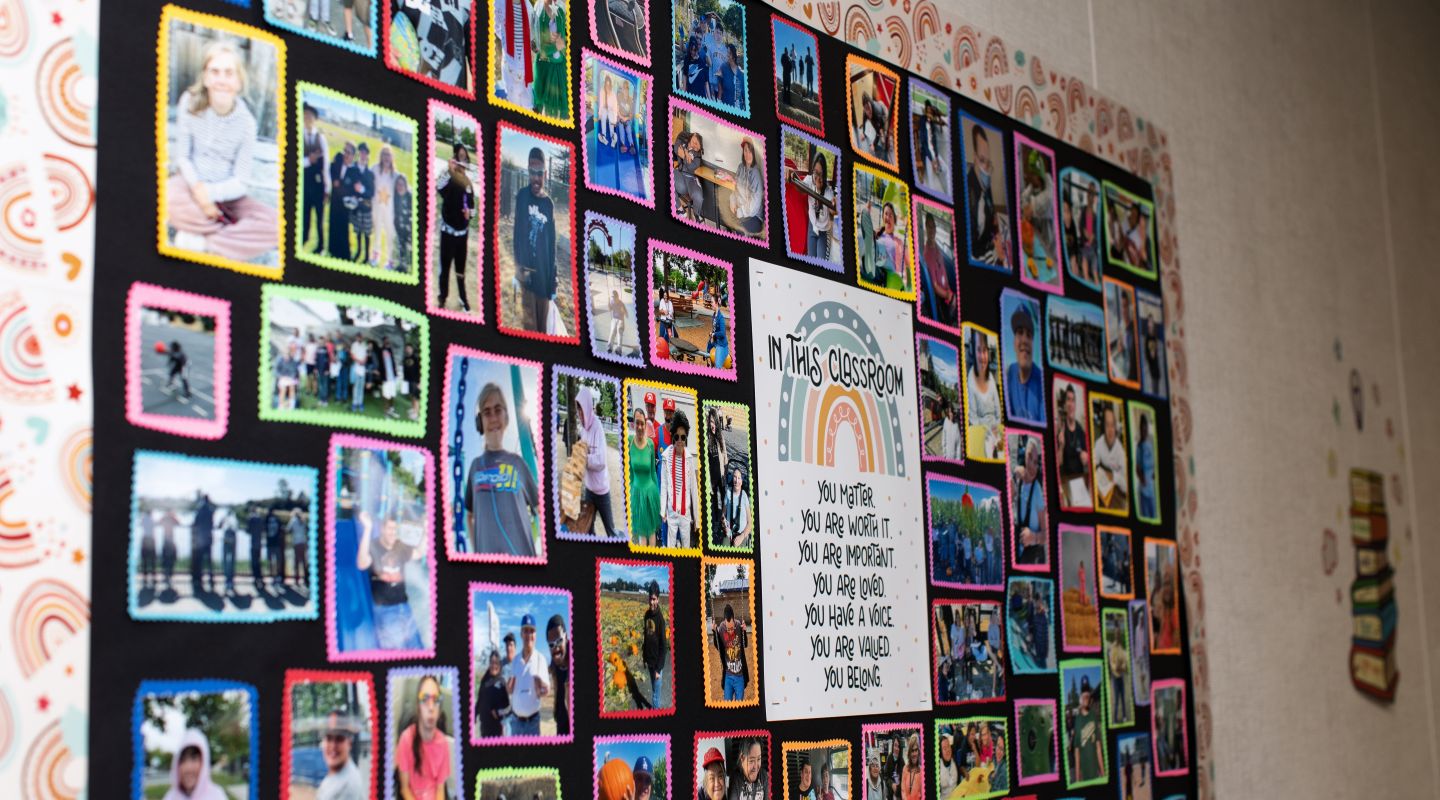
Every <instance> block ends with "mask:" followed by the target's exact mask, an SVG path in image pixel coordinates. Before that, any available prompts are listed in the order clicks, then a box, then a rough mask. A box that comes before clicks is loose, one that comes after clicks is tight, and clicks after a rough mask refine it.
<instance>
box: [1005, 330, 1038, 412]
mask: <svg viewBox="0 0 1440 800" xmlns="http://www.w3.org/2000/svg"><path fill="white" fill-rule="evenodd" d="M1010 332H1011V333H1012V334H1014V343H1015V361H1014V363H1012V364H1010V365H1009V366H1007V367H1006V368H1005V414H1006V415H1007V416H1008V417H1010V418H1011V419H1014V420H1021V421H1032V422H1040V421H1041V420H1044V419H1045V378H1044V376H1042V375H1041V371H1040V368H1039V367H1038V366H1036V364H1035V320H1034V319H1032V318H1031V316H1030V311H1029V309H1028V308H1026V306H1025V305H1024V304H1021V305H1020V306H1018V307H1017V308H1016V309H1015V312H1014V313H1013V314H1011V315H1010Z"/></svg>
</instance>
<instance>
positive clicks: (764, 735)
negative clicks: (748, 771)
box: [672, 728, 775, 800]
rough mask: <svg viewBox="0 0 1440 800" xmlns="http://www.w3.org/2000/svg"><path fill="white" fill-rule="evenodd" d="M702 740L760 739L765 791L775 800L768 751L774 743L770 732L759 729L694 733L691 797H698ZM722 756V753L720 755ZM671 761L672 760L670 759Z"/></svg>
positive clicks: (771, 767)
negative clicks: (763, 750)
mask: <svg viewBox="0 0 1440 800" xmlns="http://www.w3.org/2000/svg"><path fill="white" fill-rule="evenodd" d="M702 739H727V740H728V739H760V740H762V741H764V742H765V776H766V782H765V790H766V794H767V796H769V797H770V798H771V800H775V794H774V789H775V787H774V785H773V784H774V781H775V769H774V767H773V766H772V764H771V762H770V751H771V750H772V749H773V748H774V747H775V743H774V742H773V741H772V740H771V738H770V732H769V731H767V730H762V729H760V728H750V729H747V730H739V731H698V730H697V731H695V744H694V746H692V747H691V748H690V749H691V750H692V751H693V752H692V756H693V757H694V760H693V761H692V762H691V764H690V784H691V786H690V789H691V791H692V794H693V796H695V797H699V796H700V786H699V785H698V784H699V781H698V780H697V778H698V775H699V772H700V741H701V740H702ZM721 755H724V753H721ZM672 760H673V759H672Z"/></svg>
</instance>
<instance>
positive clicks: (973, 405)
mask: <svg viewBox="0 0 1440 800" xmlns="http://www.w3.org/2000/svg"><path fill="white" fill-rule="evenodd" d="M961 330H962V331H963V334H962V341H963V342H964V349H963V350H962V351H961V354H960V355H961V358H962V359H963V360H962V361H961V362H960V364H961V366H962V367H963V368H964V371H965V379H964V380H965V455H966V456H967V457H969V458H972V459H974V460H976V461H981V462H984V463H987V464H1003V463H1005V423H1004V422H1003V419H1004V403H1003V401H1002V399H1001V398H1002V397H1003V396H1004V395H1003V392H1002V389H1001V386H1000V337H999V336H996V335H995V332H994V331H991V330H987V329H985V328H982V327H980V326H979V325H976V324H975V323H973V322H966V323H964V324H963V325H962V326H961Z"/></svg>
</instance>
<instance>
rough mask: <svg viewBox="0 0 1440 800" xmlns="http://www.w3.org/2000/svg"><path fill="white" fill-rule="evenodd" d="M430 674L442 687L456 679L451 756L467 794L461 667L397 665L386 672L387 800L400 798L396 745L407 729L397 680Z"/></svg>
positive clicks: (445, 799) (454, 775) (457, 778)
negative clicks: (401, 721)
mask: <svg viewBox="0 0 1440 800" xmlns="http://www.w3.org/2000/svg"><path fill="white" fill-rule="evenodd" d="M426 675H430V676H433V677H436V678H439V679H441V680H442V684H441V688H442V689H443V688H444V684H443V680H444V678H446V677H448V678H450V679H451V680H452V681H454V687H455V688H454V691H452V692H451V693H450V709H449V710H450V713H451V714H452V715H453V716H452V717H451V719H453V720H454V722H452V723H450V729H451V730H450V739H451V740H452V742H453V744H452V745H451V747H452V749H451V757H452V760H453V762H454V763H453V764H452V765H451V770H450V780H451V781H452V782H454V783H457V784H458V786H457V788H458V789H460V791H459V793H458V794H459V796H460V797H461V798H462V800H463V798H464V796H465V792H464V785H465V747H464V742H463V737H462V736H461V735H460V732H459V731H458V730H456V726H457V725H459V724H460V721H461V720H462V719H463V718H464V717H463V716H462V715H461V713H460V705H461V704H460V694H461V693H462V692H464V691H465V682H464V681H463V680H462V679H461V678H460V670H458V669H456V668H455V667H445V666H436V665H425V666H415V667H395V668H393V669H391V670H389V671H388V672H386V673H385V759H384V760H385V780H384V784H385V793H384V795H383V797H384V798H385V800H395V798H396V789H395V770H396V764H395V749H396V748H395V745H396V744H398V743H399V737H400V734H401V733H403V731H401V730H397V727H398V723H397V721H396V719H395V711H396V708H395V701H396V700H397V699H399V698H397V697H396V696H395V690H396V688H397V687H396V685H395V684H396V682H397V681H404V680H405V679H407V678H422V677H424V676H426ZM441 800H448V795H446V796H444V797H442V798H441ZM557 800H558V798H557Z"/></svg>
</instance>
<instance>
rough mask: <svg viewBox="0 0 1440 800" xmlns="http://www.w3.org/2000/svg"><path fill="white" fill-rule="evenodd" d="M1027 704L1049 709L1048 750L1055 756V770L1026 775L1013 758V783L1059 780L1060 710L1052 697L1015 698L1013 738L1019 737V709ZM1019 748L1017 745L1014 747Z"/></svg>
mask: <svg viewBox="0 0 1440 800" xmlns="http://www.w3.org/2000/svg"><path fill="white" fill-rule="evenodd" d="M1027 706H1042V707H1048V708H1049V709H1050V752H1051V753H1052V754H1053V756H1054V758H1055V771H1054V772H1047V773H1045V774H1043V775H1029V776H1027V775H1026V774H1025V773H1024V771H1023V770H1022V769H1021V767H1020V759H1019V758H1015V759H1014V761H1015V785H1017V786H1034V785H1035V784H1037V783H1054V782H1056V781H1058V780H1060V712H1059V708H1058V704H1057V703H1056V702H1055V700H1054V698H1050V697H1043V698H1042V697H1022V698H1017V699H1016V700H1015V739H1016V741H1017V742H1018V741H1019V739H1020V710H1021V709H1023V708H1025V707H1027ZM1015 749H1016V750H1019V747H1018V746H1017V747H1016V748H1015Z"/></svg>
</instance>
